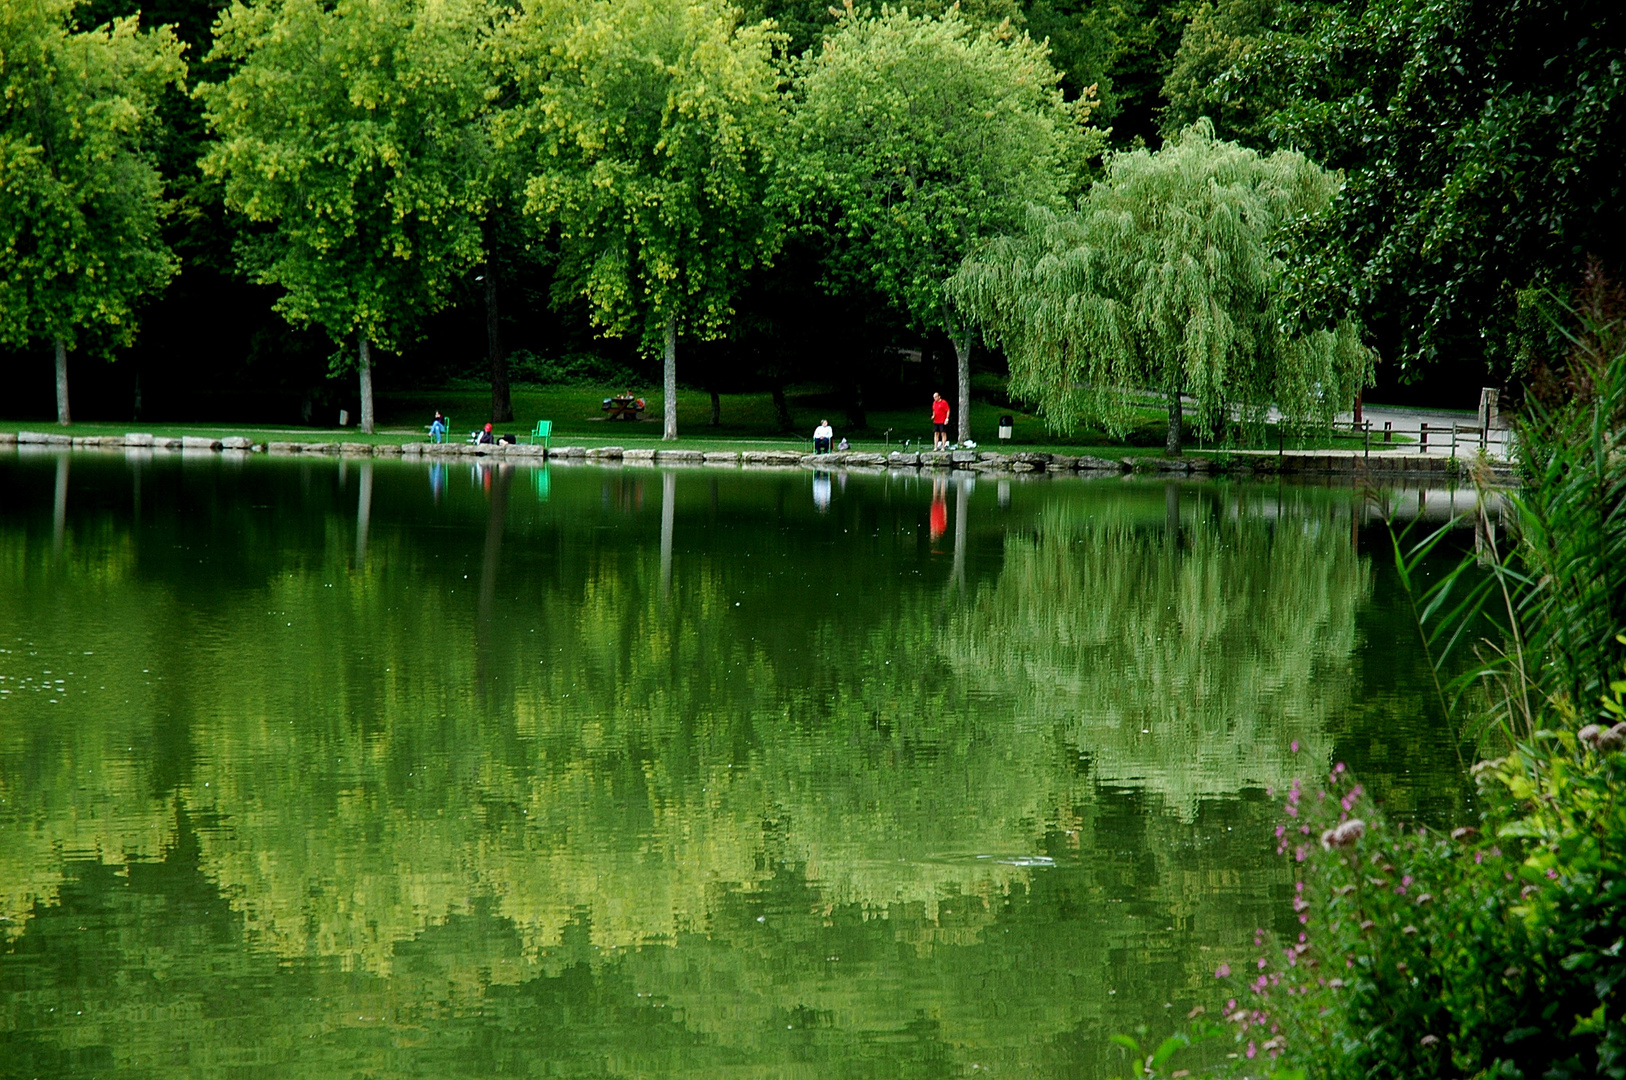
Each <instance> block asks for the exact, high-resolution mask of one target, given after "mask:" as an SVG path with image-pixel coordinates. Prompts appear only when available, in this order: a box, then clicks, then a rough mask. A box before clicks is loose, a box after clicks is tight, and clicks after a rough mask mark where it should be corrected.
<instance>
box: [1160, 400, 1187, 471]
mask: <svg viewBox="0 0 1626 1080" xmlns="http://www.w3.org/2000/svg"><path fill="white" fill-rule="evenodd" d="M1182 408H1183V407H1182V405H1181V403H1180V391H1178V390H1170V391H1169V435H1168V438H1167V439H1165V440H1164V442H1163V452H1164V453H1165V454H1167V455H1168V456H1169V457H1179V456H1180V428H1181V426H1182V425H1183V424H1184V422H1185V413H1184V412H1183V411H1182Z"/></svg>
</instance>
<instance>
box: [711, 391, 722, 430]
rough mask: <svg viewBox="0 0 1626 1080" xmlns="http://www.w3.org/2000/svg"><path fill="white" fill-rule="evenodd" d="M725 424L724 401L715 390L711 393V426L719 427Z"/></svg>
mask: <svg viewBox="0 0 1626 1080" xmlns="http://www.w3.org/2000/svg"><path fill="white" fill-rule="evenodd" d="M722 422H723V399H722V397H721V396H720V395H719V394H718V393H717V391H716V390H715V389H713V390H712V392H711V426H712V427H719V426H721V424H722Z"/></svg>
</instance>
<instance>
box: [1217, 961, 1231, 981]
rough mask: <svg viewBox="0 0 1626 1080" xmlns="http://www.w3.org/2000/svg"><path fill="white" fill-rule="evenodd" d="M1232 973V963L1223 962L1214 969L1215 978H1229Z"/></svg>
mask: <svg viewBox="0 0 1626 1080" xmlns="http://www.w3.org/2000/svg"><path fill="white" fill-rule="evenodd" d="M1230 974H1231V965H1230V964H1221V965H1220V966H1219V967H1217V968H1215V969H1214V978H1216V979H1224V978H1227V977H1229V976H1230Z"/></svg>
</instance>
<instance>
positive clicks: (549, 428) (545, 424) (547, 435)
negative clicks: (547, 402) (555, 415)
mask: <svg viewBox="0 0 1626 1080" xmlns="http://www.w3.org/2000/svg"><path fill="white" fill-rule="evenodd" d="M520 437H521V438H523V439H524V440H525V441H526V442H528V443H530V444H532V445H533V446H534V445H535V444H536V440H538V439H541V440H542V445H543V446H547V445H548V440H549V439H551V438H552V437H553V421H552V420H538V421H537V422H536V427H535V428H534V429H532V431H531V433H530V434H529V435H522V436H520Z"/></svg>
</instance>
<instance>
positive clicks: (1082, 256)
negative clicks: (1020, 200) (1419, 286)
mask: <svg viewBox="0 0 1626 1080" xmlns="http://www.w3.org/2000/svg"><path fill="white" fill-rule="evenodd" d="M1338 185H1339V177H1338V176H1337V175H1336V174H1334V173H1330V172H1328V171H1326V170H1325V169H1322V168H1320V167H1319V166H1317V165H1316V164H1314V163H1313V162H1311V161H1309V160H1308V159H1306V158H1305V157H1304V156H1303V155H1302V154H1296V153H1293V152H1291V151H1285V150H1284V151H1278V152H1276V153H1275V154H1269V155H1262V154H1258V153H1255V152H1254V151H1252V150H1247V149H1244V148H1243V147H1240V146H1237V145H1236V144H1235V143H1228V142H1222V141H1219V140H1216V139H1215V138H1214V136H1213V129H1212V128H1211V127H1210V126H1209V125H1207V124H1206V123H1202V124H1197V125H1194V126H1193V127H1191V128H1190V129H1188V130H1187V131H1185V132H1184V133H1182V134H1181V135H1180V137H1179V138H1178V139H1176V140H1173V141H1171V142H1169V143H1166V144H1165V145H1164V147H1163V149H1161V150H1159V151H1157V152H1156V153H1152V152H1150V151H1147V150H1137V151H1134V152H1131V153H1124V154H1117V155H1114V156H1113V157H1112V159H1111V160H1110V162H1109V163H1108V166H1107V174H1106V176H1105V178H1104V179H1102V180H1101V181H1099V182H1098V183H1096V184H1095V185H1094V186H1093V187H1092V188H1091V189H1090V192H1089V195H1088V196H1087V197H1086V198H1085V199H1084V200H1083V201H1082V202H1081V204H1080V207H1079V209H1078V211H1077V212H1073V213H1061V214H1058V213H1056V212H1054V211H1052V210H1049V209H1046V208H1044V207H1035V208H1033V210H1031V211H1030V214H1029V218H1028V221H1027V225H1026V228H1025V229H1024V231H1023V232H1021V233H1020V234H1018V235H1016V236H1012V237H1008V238H1002V239H1000V240H998V241H995V242H994V243H992V244H990V245H989V246H988V247H987V248H986V249H985V250H983V251H980V252H978V253H977V254H976V255H975V256H973V257H972V258H970V259H968V260H967V261H966V263H965V265H964V266H963V267H962V268H961V269H960V271H959V272H958V273H957V274H956V275H955V277H954V279H953V280H952V281H951V282H950V287H949V292H950V295H951V296H952V297H953V298H954V301H955V303H956V304H958V305H959V306H961V307H963V308H964V309H965V310H967V311H968V312H971V313H972V314H973V315H974V317H975V318H976V320H977V321H978V322H979V323H980V324H981V325H982V326H983V327H984V328H985V330H986V331H987V332H988V333H989V334H990V335H991V336H992V337H994V338H995V339H996V340H998V341H999V342H1000V343H1001V344H1002V345H1003V346H1004V347H1005V351H1006V355H1007V356H1008V357H1009V359H1010V364H1011V390H1012V392H1013V393H1014V394H1017V395H1020V396H1022V397H1025V398H1028V399H1029V400H1032V401H1036V402H1039V403H1040V406H1041V408H1042V409H1043V411H1044V413H1045V415H1046V417H1047V419H1048V420H1049V421H1050V423H1052V424H1053V425H1055V426H1056V427H1058V428H1067V427H1070V426H1072V425H1073V424H1075V423H1076V422H1078V421H1079V420H1082V419H1086V418H1089V419H1097V420H1101V421H1103V422H1104V423H1106V424H1107V426H1108V427H1109V428H1112V429H1115V430H1118V431H1122V430H1124V429H1125V427H1126V425H1127V423H1128V420H1129V416H1130V406H1129V398H1128V397H1127V396H1126V394H1125V391H1128V390H1132V389H1136V388H1152V389H1155V390H1159V391H1162V392H1163V393H1164V395H1165V396H1166V398H1167V401H1168V412H1169V429H1168V430H1169V434H1168V440H1167V449H1168V452H1169V453H1170V454H1178V453H1179V452H1180V441H1181V425H1182V420H1183V419H1184V417H1183V408H1182V402H1181V396H1182V395H1185V394H1189V395H1192V396H1193V397H1194V398H1195V399H1196V407H1197V412H1196V415H1195V421H1196V425H1197V427H1198V428H1199V429H1200V430H1202V431H1204V432H1206V433H1209V434H1215V433H1217V432H1218V431H1219V429H1221V428H1222V427H1224V426H1225V425H1226V424H1227V423H1228V422H1229V421H1230V420H1231V419H1232V418H1233V417H1236V418H1237V419H1240V420H1241V421H1242V422H1243V423H1244V424H1247V423H1249V422H1255V423H1256V422H1258V421H1261V420H1262V419H1263V418H1264V416H1265V414H1266V411H1267V410H1268V409H1269V408H1270V406H1272V405H1275V406H1276V407H1277V408H1279V409H1280V410H1281V411H1282V412H1283V413H1284V414H1286V415H1287V416H1289V417H1292V418H1296V419H1299V420H1303V421H1321V422H1328V421H1331V420H1332V418H1333V416H1334V415H1335V414H1336V413H1337V412H1338V411H1340V410H1341V409H1343V408H1345V407H1347V406H1348V404H1349V403H1351V402H1352V401H1353V400H1354V397H1355V394H1356V392H1357V391H1358V390H1359V389H1360V388H1361V387H1363V386H1365V385H1366V384H1367V383H1368V382H1369V381H1370V379H1371V372H1372V358H1371V354H1370V353H1369V352H1368V351H1367V350H1366V349H1365V348H1364V347H1363V346H1362V345H1361V344H1360V341H1359V337H1360V335H1359V328H1358V326H1357V324H1356V323H1355V322H1354V320H1353V319H1351V318H1348V317H1345V318H1342V319H1338V320H1335V321H1333V322H1331V323H1330V324H1328V325H1325V326H1317V325H1315V324H1313V323H1309V322H1307V321H1305V320H1303V319H1302V318H1301V314H1300V313H1299V312H1298V311H1296V310H1295V309H1294V308H1293V307H1292V306H1291V303H1292V302H1291V301H1290V300H1287V299H1286V298H1284V295H1283V290H1282V279H1283V274H1284V270H1285V265H1284V263H1283V260H1282V259H1281V257H1280V255H1279V254H1278V249H1279V247H1280V246H1281V245H1282V244H1283V243H1284V242H1285V238H1286V237H1287V236H1289V235H1290V234H1291V231H1292V230H1294V229H1296V228H1301V227H1304V226H1305V225H1306V224H1307V223H1308V222H1309V221H1310V220H1311V219H1312V218H1313V217H1314V216H1315V215H1318V214H1323V213H1325V211H1326V208H1327V206H1328V204H1329V203H1330V202H1331V200H1332V198H1333V196H1334V194H1335V193H1336V192H1337V190H1338Z"/></svg>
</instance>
